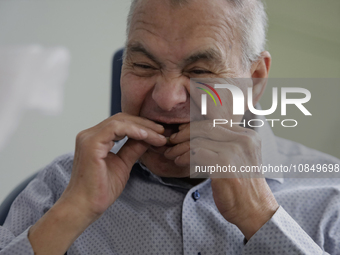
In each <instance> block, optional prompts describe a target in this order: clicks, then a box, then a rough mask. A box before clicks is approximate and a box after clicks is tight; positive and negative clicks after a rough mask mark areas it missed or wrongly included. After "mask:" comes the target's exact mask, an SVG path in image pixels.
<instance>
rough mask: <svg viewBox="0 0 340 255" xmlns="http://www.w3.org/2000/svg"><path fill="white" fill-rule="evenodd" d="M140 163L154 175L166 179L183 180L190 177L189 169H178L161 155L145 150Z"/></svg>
mask: <svg viewBox="0 0 340 255" xmlns="http://www.w3.org/2000/svg"><path fill="white" fill-rule="evenodd" d="M140 161H141V162H142V163H143V164H144V165H145V166H146V167H147V168H148V169H149V170H150V171H151V172H152V173H153V174H155V175H157V176H159V177H167V178H185V177H188V176H189V175H190V168H189V167H188V166H187V167H179V166H177V165H176V164H175V163H174V161H173V160H169V159H167V158H165V157H164V155H163V154H160V153H157V152H153V151H150V150H147V151H146V152H145V153H144V155H143V156H142V157H141V158H140Z"/></svg>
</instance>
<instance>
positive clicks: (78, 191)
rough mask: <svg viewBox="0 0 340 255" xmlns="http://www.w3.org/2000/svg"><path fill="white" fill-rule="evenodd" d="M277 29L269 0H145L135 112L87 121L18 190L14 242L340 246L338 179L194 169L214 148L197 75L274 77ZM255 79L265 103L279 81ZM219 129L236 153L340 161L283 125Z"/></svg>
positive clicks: (128, 68)
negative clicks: (195, 105) (214, 175)
mask: <svg viewBox="0 0 340 255" xmlns="http://www.w3.org/2000/svg"><path fill="white" fill-rule="evenodd" d="M265 28H266V15H265V12H264V8H263V4H262V3H261V2H260V0H211V1H204V0H186V1H185V0H137V1H133V3H132V6H131V11H130V15H129V18H128V37H127V44H126V51H125V56H124V64H123V69H122V77H121V89H122V109H123V113H120V114H117V115H114V116H112V117H110V118H108V119H106V120H104V121H103V122H101V123H100V124H98V125H96V126H94V127H92V128H90V129H87V130H84V131H82V132H80V133H79V135H78V136H77V140H76V150H75V155H74V156H73V155H64V156H62V157H60V158H58V159H56V160H55V161H54V162H52V163H51V164H50V165H49V166H47V167H46V168H45V169H44V170H43V171H42V172H41V173H40V174H39V175H38V177H37V178H36V179H35V180H34V181H33V182H32V183H31V184H30V185H29V186H28V187H27V188H26V190H25V191H24V192H23V193H22V194H21V195H20V196H19V197H18V199H17V200H16V201H15V203H14V204H13V206H12V208H11V211H10V214H9V216H8V218H7V220H6V223H5V224H4V226H3V227H1V229H0V237H1V240H0V250H1V251H0V254H33V251H34V253H35V254H49V255H51V254H64V253H65V252H66V251H67V252H68V254H202V255H203V254H241V253H243V254H325V253H324V252H328V253H330V254H340V244H339V243H340V242H339V240H340V236H339V226H340V217H339V213H340V212H339V201H340V199H339V194H340V189H339V182H338V181H336V180H326V179H325V180H322V181H320V180H315V179H313V180H309V181H308V182H307V181H305V180H302V179H299V180H298V179H296V180H295V179H287V180H284V181H283V179H282V178H271V179H267V180H266V179H264V178H225V179H207V180H202V179H198V180H197V179H190V178H188V176H189V174H190V173H189V165H190V159H189V158H190V155H196V156H197V155H199V156H200V157H204V153H202V151H203V152H204V150H202V149H201V150H197V148H196V151H195V153H192V148H190V136H189V131H190V126H192V125H195V123H190V110H189V105H190V100H189V97H190V96H189V95H190V79H191V78H266V77H268V72H269V68H270V63H271V57H270V55H269V53H268V52H266V51H264V44H265ZM252 87H253V101H254V104H256V103H257V102H258V101H259V99H260V97H261V95H262V93H263V90H264V87H265V83H261V82H260V83H256V84H255V83H254V84H253V85H252ZM202 125H203V124H202ZM198 130H200V129H198ZM219 132H224V133H223V137H225V141H223V142H224V143H225V145H226V146H224V147H225V148H227V155H228V157H227V158H228V160H229V163H230V164H233V165H239V164H241V163H240V162H242V164H245V165H259V164H260V162H262V161H266V160H268V159H272V158H279V159H280V160H284V161H286V162H291V161H293V160H295V161H296V160H297V161H299V162H301V163H304V162H307V161H308V160H309V163H310V162H311V156H312V158H313V159H312V160H314V161H318V162H321V161H322V162H329V163H338V161H337V160H336V159H334V158H332V157H330V156H327V155H323V154H321V153H318V152H315V151H312V150H309V149H306V148H304V147H303V146H301V145H297V144H295V143H292V142H289V141H285V140H282V139H278V138H275V137H274V136H273V134H272V132H271V130H270V128H269V126H267V127H265V128H264V129H262V131H260V132H259V134H257V133H256V132H255V131H253V130H249V129H245V128H243V127H237V128H234V129H229V128H223V129H220V131H219ZM125 136H127V137H129V140H128V141H127V142H126V143H125V144H124V146H123V147H122V148H121V149H120V150H119V152H118V153H117V154H114V153H111V152H110V151H111V148H112V147H113V146H114V141H117V140H120V139H122V138H124V137H125ZM196 136H197V137H200V138H201V139H206V138H207V137H206V134H204V133H203V132H202V133H199V132H198V133H197V134H196ZM169 137H170V138H169ZM167 140H170V143H171V144H172V145H174V146H171V147H170V146H168V145H167V144H168V142H167ZM261 151H262V154H261ZM291 151H294V159H293V158H292V157H291V155H290V154H289V152H291ZM136 161H137V163H136Z"/></svg>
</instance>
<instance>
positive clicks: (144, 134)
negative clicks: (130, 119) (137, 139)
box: [139, 129, 148, 137]
mask: <svg viewBox="0 0 340 255" xmlns="http://www.w3.org/2000/svg"><path fill="white" fill-rule="evenodd" d="M139 132H140V134H141V136H143V137H146V136H148V132H146V131H145V130H144V129H140V130H139Z"/></svg>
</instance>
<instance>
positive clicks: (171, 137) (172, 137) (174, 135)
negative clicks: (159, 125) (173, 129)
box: [170, 133, 178, 139]
mask: <svg viewBox="0 0 340 255" xmlns="http://www.w3.org/2000/svg"><path fill="white" fill-rule="evenodd" d="M177 134H178V133H175V134H172V135H171V136H170V139H175V137H176V136H177Z"/></svg>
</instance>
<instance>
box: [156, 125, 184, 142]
mask: <svg viewBox="0 0 340 255" xmlns="http://www.w3.org/2000/svg"><path fill="white" fill-rule="evenodd" d="M156 123H157V124H159V125H162V126H163V127H164V133H163V135H164V136H165V137H166V138H169V137H170V136H171V135H172V134H175V133H178V131H179V126H180V125H182V124H184V123H173V124H167V123H163V122H158V121H156Z"/></svg>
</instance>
